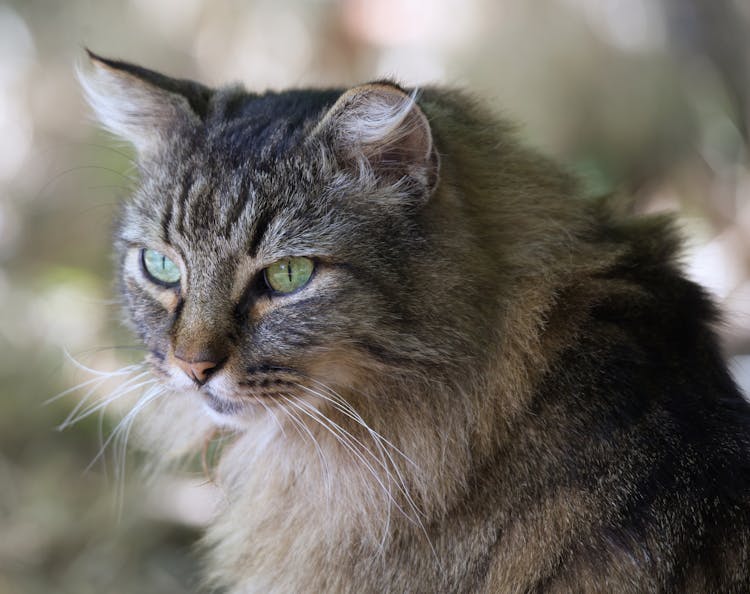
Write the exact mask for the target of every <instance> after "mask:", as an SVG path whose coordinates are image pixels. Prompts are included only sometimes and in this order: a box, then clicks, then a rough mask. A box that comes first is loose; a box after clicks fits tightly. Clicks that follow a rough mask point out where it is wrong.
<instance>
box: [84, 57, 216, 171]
mask: <svg viewBox="0 0 750 594" xmlns="http://www.w3.org/2000/svg"><path fill="white" fill-rule="evenodd" d="M86 52H87V54H88V58H89V62H90V64H89V67H87V68H86V67H82V68H79V69H78V79H79V81H80V83H81V86H82V87H83V90H84V93H85V96H86V99H87V100H88V102H89V104H90V105H91V107H92V108H93V110H94V113H95V114H96V116H97V118H98V120H99V122H100V123H101V124H102V125H103V126H104V127H105V128H106V129H107V130H109V131H110V132H112V133H113V134H115V135H116V136H119V137H120V138H122V139H123V140H126V141H128V142H130V143H131V144H132V145H133V146H134V147H135V149H136V151H137V152H138V156H139V157H140V158H142V159H148V158H150V157H152V156H154V155H155V154H157V153H158V152H159V151H160V150H161V149H162V148H163V147H165V146H166V145H167V143H168V140H169V138H170V137H172V136H174V134H176V133H178V134H179V133H180V131H182V130H186V129H189V128H191V127H194V126H196V125H197V124H199V123H200V121H201V119H202V117H203V116H204V115H205V113H206V110H207V106H208V103H209V100H210V97H211V93H212V91H211V89H209V88H208V87H204V86H202V85H200V84H198V83H195V82H193V81H187V80H178V79H173V78H169V77H167V76H164V75H162V74H159V73H158V72H154V71H152V70H147V69H146V68H141V67H140V66H136V65H134V64H128V63H127V62H120V61H117V60H110V59H107V58H102V57H101V56H98V55H96V54H94V53H93V52H91V51H89V50H86Z"/></svg>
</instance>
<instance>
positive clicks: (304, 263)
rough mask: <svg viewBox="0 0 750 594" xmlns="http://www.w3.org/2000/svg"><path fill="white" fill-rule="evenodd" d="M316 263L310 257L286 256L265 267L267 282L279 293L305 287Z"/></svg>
mask: <svg viewBox="0 0 750 594" xmlns="http://www.w3.org/2000/svg"><path fill="white" fill-rule="evenodd" d="M314 268H315V264H314V263H313V261H312V260H310V258H284V259H283V260H279V261H278V262H274V263H273V264H271V265H270V266H269V267H268V268H266V269H265V271H264V272H265V274H266V283H267V284H268V286H269V287H271V288H272V289H273V290H274V291H278V292H279V293H291V292H292V291H296V290H297V289H299V288H301V287H304V286H305V285H306V284H307V281H309V280H310V277H311V276H312V273H313V269H314Z"/></svg>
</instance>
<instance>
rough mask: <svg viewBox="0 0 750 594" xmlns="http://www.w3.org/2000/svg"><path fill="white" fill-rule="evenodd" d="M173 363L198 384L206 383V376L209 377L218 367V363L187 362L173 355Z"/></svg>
mask: <svg viewBox="0 0 750 594" xmlns="http://www.w3.org/2000/svg"><path fill="white" fill-rule="evenodd" d="M175 362H176V363H177V365H178V366H179V368H180V369H182V371H184V372H185V375H187V376H188V377H189V378H190V379H192V380H193V381H195V382H196V383H198V384H200V385H201V386H202V385H203V384H205V383H206V380H207V379H208V376H209V375H211V373H213V372H214V371H216V368H217V367H218V366H219V361H188V360H186V359H182V358H180V357H179V356H177V355H175Z"/></svg>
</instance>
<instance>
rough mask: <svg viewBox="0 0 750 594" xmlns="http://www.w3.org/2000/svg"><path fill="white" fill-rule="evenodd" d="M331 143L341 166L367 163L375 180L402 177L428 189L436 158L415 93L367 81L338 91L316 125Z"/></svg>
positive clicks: (425, 119) (433, 174)
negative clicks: (328, 137) (331, 104)
mask: <svg viewBox="0 0 750 594" xmlns="http://www.w3.org/2000/svg"><path fill="white" fill-rule="evenodd" d="M318 129H319V130H325V131H327V132H328V133H329V134H330V137H331V138H332V139H333V143H334V150H335V151H336V153H337V155H338V156H339V159H340V160H341V161H342V163H343V164H344V165H345V166H346V165H354V166H360V167H361V165H362V164H363V162H364V163H365V164H367V165H368V166H369V168H370V170H371V171H372V172H373V173H374V174H375V175H376V176H378V178H379V179H381V180H383V181H386V182H387V183H397V182H399V181H401V180H403V179H404V178H407V177H408V178H410V179H411V181H416V182H418V183H420V184H421V185H422V186H424V187H426V189H427V190H432V188H433V186H434V185H435V183H436V180H437V168H438V158H437V153H436V152H435V148H434V146H433V142H432V132H431V130H430V124H429V122H428V120H427V117H426V116H425V115H424V113H423V112H422V110H421V109H420V108H419V106H418V105H417V91H413V92H412V93H411V94H407V93H406V92H405V91H404V90H403V89H401V88H399V87H397V86H396V85H392V84H389V83H371V84H366V85H362V86H359V87H355V88H354V89H351V90H349V91H347V92H346V93H344V94H343V95H342V96H341V97H340V98H339V100H338V101H337V102H336V104H335V105H334V106H333V107H332V108H331V109H330V111H329V112H328V114H327V115H326V116H325V117H324V118H323V120H322V121H321V123H320V124H319V126H318Z"/></svg>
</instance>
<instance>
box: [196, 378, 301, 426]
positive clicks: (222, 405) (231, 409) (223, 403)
mask: <svg viewBox="0 0 750 594" xmlns="http://www.w3.org/2000/svg"><path fill="white" fill-rule="evenodd" d="M300 390H301V384H300V379H299V378H297V377H296V374H293V373H292V370H290V369H285V368H277V369H273V370H270V369H261V370H259V371H255V372H254V373H251V374H250V375H248V376H246V377H245V378H243V379H242V380H239V381H236V380H233V379H231V378H229V377H226V376H222V375H220V376H217V377H216V378H212V379H211V380H210V381H209V382H207V383H206V384H205V385H204V386H202V387H201V388H200V389H199V393H200V394H201V395H202V396H203V399H204V402H205V404H206V405H207V406H208V407H209V408H210V409H211V410H213V411H214V412H216V413H219V414H221V415H226V416H235V415H240V414H242V413H243V412H245V411H248V410H250V409H256V408H259V407H260V408H267V407H268V406H270V405H273V404H276V403H279V402H284V401H286V400H288V399H289V398H296V397H299V392H300Z"/></svg>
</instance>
